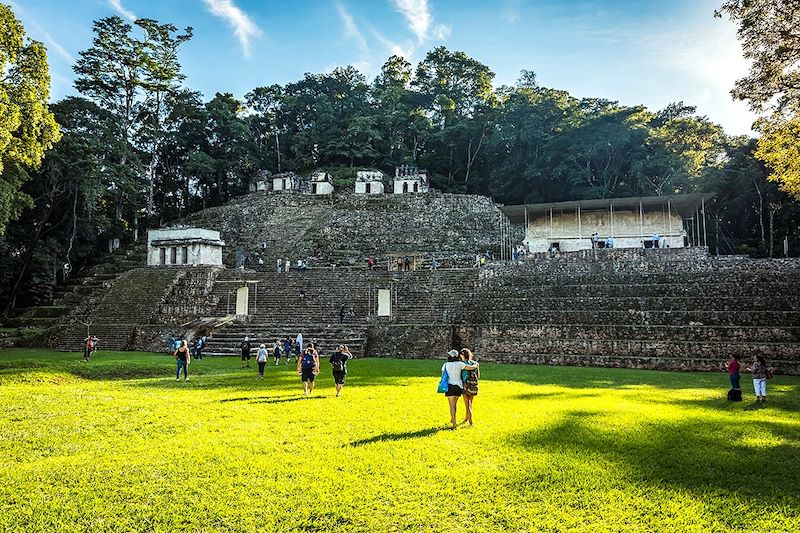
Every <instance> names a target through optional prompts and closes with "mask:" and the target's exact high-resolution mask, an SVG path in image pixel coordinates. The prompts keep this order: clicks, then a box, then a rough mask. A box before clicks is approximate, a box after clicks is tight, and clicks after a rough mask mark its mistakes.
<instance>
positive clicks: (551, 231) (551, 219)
mask: <svg viewBox="0 0 800 533" xmlns="http://www.w3.org/2000/svg"><path fill="white" fill-rule="evenodd" d="M550 240H553V208H552V207H551V208H550ZM547 244H548V245H549V244H550V243H547ZM548 249H549V248H548Z"/></svg>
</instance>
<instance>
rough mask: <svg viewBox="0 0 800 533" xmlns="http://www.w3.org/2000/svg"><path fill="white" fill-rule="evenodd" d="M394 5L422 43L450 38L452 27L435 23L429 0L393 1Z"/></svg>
mask: <svg viewBox="0 0 800 533" xmlns="http://www.w3.org/2000/svg"><path fill="white" fill-rule="evenodd" d="M392 3H393V4H394V7H395V9H397V11H399V12H400V14H401V15H403V17H405V19H406V22H407V23H408V29H409V30H411V33H413V34H414V35H416V36H417V41H419V42H420V43H422V42H424V41H426V40H428V39H434V40H444V39H447V38H448V37H450V32H451V28H450V26H445V25H444V24H435V23H434V20H433V14H431V9H430V6H429V5H428V0H392Z"/></svg>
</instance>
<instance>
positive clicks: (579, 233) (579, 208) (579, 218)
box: [578, 204, 583, 239]
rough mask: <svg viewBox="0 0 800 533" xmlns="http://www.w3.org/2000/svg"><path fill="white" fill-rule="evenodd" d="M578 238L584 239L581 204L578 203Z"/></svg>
mask: <svg viewBox="0 0 800 533" xmlns="http://www.w3.org/2000/svg"><path fill="white" fill-rule="evenodd" d="M578 238H579V239H583V228H582V227H581V204H578Z"/></svg>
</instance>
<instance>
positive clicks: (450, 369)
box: [442, 350, 478, 429]
mask: <svg viewBox="0 0 800 533" xmlns="http://www.w3.org/2000/svg"><path fill="white" fill-rule="evenodd" d="M477 368H478V366H477V364H475V365H468V364H467V363H465V362H464V361H462V360H461V356H460V355H459V353H458V352H457V351H455V350H450V351H449V352H447V362H446V363H445V364H443V365H442V372H447V392H445V394H444V395H445V396H447V402H448V403H449V404H450V426H451V429H456V427H457V426H458V424H457V422H456V410H457V408H458V398H459V397H460V396H461V394H462V392H463V391H464V382H463V381H462V380H461V371H462V370H475V369H477Z"/></svg>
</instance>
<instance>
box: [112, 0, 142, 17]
mask: <svg viewBox="0 0 800 533" xmlns="http://www.w3.org/2000/svg"><path fill="white" fill-rule="evenodd" d="M108 5H110V6H111V7H112V8H114V11H116V12H117V13H119V14H120V15H122V16H123V17H125V18H126V19H128V20H130V21H131V22H134V21H135V20H136V19H137V18H138V17H137V16H136V15H135V14H134V13H133V11H131V10H130V9H127V8H126V7H125V6H123V5H122V0H108Z"/></svg>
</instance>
